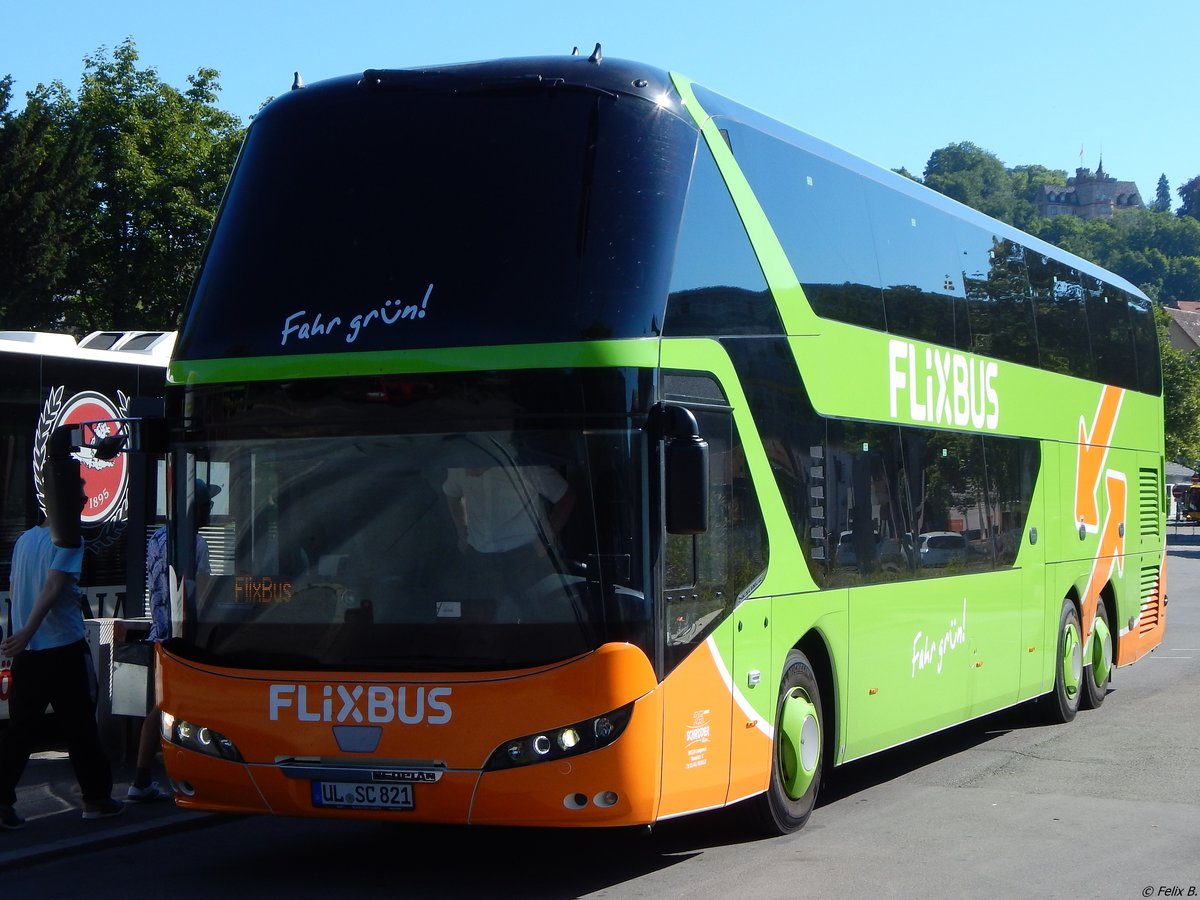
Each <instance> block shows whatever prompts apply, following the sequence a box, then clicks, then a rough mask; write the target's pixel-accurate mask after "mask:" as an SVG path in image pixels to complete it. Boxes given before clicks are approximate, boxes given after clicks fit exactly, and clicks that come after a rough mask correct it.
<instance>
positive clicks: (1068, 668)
mask: <svg viewBox="0 0 1200 900" xmlns="http://www.w3.org/2000/svg"><path fill="white" fill-rule="evenodd" d="M1062 651H1063V652H1062V682H1063V689H1064V690H1065V691H1066V692H1067V697H1068V698H1073V697H1075V696H1077V695H1078V694H1079V684H1080V682H1081V680H1082V676H1083V645H1082V643H1081V642H1080V640H1079V626H1078V625H1077V624H1075V623H1074V622H1068V623H1067V625H1066V627H1065V628H1064V629H1063V635H1062Z"/></svg>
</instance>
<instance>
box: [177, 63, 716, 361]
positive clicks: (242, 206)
mask: <svg viewBox="0 0 1200 900" xmlns="http://www.w3.org/2000/svg"><path fill="white" fill-rule="evenodd" d="M696 137H697V132H696V130H695V128H694V126H693V125H691V124H690V123H689V122H687V121H685V120H684V119H681V118H679V117H678V115H677V114H676V113H674V112H673V111H671V110H669V109H665V108H660V107H659V106H657V105H655V104H654V103H650V102H646V101H643V100H640V99H637V98H631V97H628V96H626V97H620V98H618V97H616V96H615V95H614V96H608V95H604V96H601V95H599V94H598V93H595V92H586V91H568V90H565V89H564V90H562V91H554V90H547V89H540V88H531V89H528V90H517V89H515V88H514V89H512V90H507V91H506V90H493V91H486V92H482V93H472V92H470V91H466V92H459V93H453V92H449V91H447V92H444V93H426V92H423V91H420V90H416V89H414V90H374V91H370V90H364V89H360V88H358V87H356V86H355V85H354V84H353V82H339V83H338V86H336V87H328V88H323V89H315V88H314V89H307V90H305V91H297V92H294V93H293V94H289V95H286V96H284V97H281V98H279V99H278V100H276V101H274V102H273V103H272V104H271V106H270V107H268V109H267V110H266V111H264V112H263V113H262V114H260V115H259V117H258V118H257V119H256V121H255V123H254V125H253V126H252V127H251V129H250V133H249V135H248V137H247V141H246V145H245V147H244V148H243V152H242V156H241V159H240V161H239V164H238V167H237V170H236V172H235V174H234V177H233V179H232V182H231V185H230V188H229V192H228V195H227V198H226V201H225V204H224V207H223V209H222V211H221V214H220V217H219V219H218V222H217V225H216V228H215V231H214V234H213V238H212V241H211V245H210V248H209V251H208V254H207V257H206V260H205V263H204V266H203V269H202V271H201V274H200V277H199V279H198V281H197V285H196V288H195V291H194V295H193V298H192V302H191V305H190V307H189V310H188V313H187V315H186V318H185V324H184V328H183V331H182V334H181V337H180V341H179V345H178V349H177V356H179V357H180V358H185V359H197V358H219V357H226V356H258V355H280V354H285V355H286V354H298V353H329V352H337V351H350V350H353V351H364V350H386V349H404V348H422V347H434V346H448V347H453V346H472V345H482V344H504V343H536V342H546V341H572V340H581V339H592V338H610V337H612V338H615V337H639V336H649V335H652V334H654V333H655V329H656V328H657V327H659V326H661V323H662V314H663V306H664V303H665V299H666V295H667V285H668V281H669V277H670V267H671V261H672V257H673V254H674V251H675V246H676V236H677V232H678V227H679V218H680V215H681V212H682V206H683V199H684V192H685V189H686V185H687V179H688V175H689V173H690V170H691V164H692V158H693V155H694V152H695V144H696Z"/></svg>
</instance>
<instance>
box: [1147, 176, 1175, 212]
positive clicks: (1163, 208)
mask: <svg viewBox="0 0 1200 900" xmlns="http://www.w3.org/2000/svg"><path fill="white" fill-rule="evenodd" d="M1150 208H1151V209H1152V210H1154V211H1155V212H1170V211H1171V182H1169V181H1167V173H1166V172H1164V173H1163V174H1161V175H1159V176H1158V190H1157V191H1156V192H1155V194H1154V202H1153V203H1151V204H1150Z"/></svg>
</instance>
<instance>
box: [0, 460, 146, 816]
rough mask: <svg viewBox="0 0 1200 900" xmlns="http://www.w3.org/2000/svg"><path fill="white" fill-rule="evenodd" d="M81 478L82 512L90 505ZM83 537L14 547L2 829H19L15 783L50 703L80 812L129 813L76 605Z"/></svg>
mask: <svg viewBox="0 0 1200 900" xmlns="http://www.w3.org/2000/svg"><path fill="white" fill-rule="evenodd" d="M83 487H84V486H83V482H82V480H81V481H80V483H79V491H80V509H81V510H82V508H83V504H84V503H86V502H87V496H86V495H85V494H84V493H83ZM82 564H83V541H82V539H81V540H80V542H79V546H78V547H72V548H64V547H58V546H55V544H54V543H53V542H52V541H51V539H50V529H49V528H48V527H47V526H46V525H45V524H42V525H37V526H35V527H33V528H30V529H29V530H28V531H26V532H25V533H24V534H22V535H21V536H20V537H19V538H18V539H17V543H16V545H15V546H14V547H13V559H12V574H11V584H12V634H10V635H8V636H7V637H6V638H5V639H4V641H3V642H2V643H0V653H3V654H4V655H5V656H10V657H12V660H13V663H12V693H11V695H10V696H9V700H8V715H9V723H8V734H7V735H6V736H5V739H4V742H3V746H2V749H0V826H2V827H4V828H8V829H14V828H20V827H21V826H22V825H24V824H25V820H24V819H22V818H21V817H20V816H19V815H17V813H16V811H15V810H14V809H13V805H14V804H15V803H16V799H17V795H16V787H17V783H18V782H19V781H20V780H21V775H22V774H23V773H24V771H25V765H26V763H27V762H28V761H29V754H30V753H31V752H32V749H33V734H34V732H35V730H36V726H37V724H38V722H39V720H40V719H41V717H42V716H43V715H44V713H45V710H46V707H47V705H49V706H51V707H52V708H53V709H54V714H55V718H56V720H57V722H58V724H59V726H60V728H61V730H62V732H63V734H64V736H65V737H66V740H67V752H68V755H69V756H70V758H71V766H72V768H74V770H75V778H76V780H78V782H79V788H80V790H81V792H82V794H83V817H84V818H85V819H102V818H107V817H109V816H115V815H118V814H119V813H121V812H122V811H123V810H124V805H123V804H122V803H121V801H119V800H114V799H113V798H112V765H111V764H110V762H109V759H108V756H107V755H106V754H105V752H104V747H103V745H102V744H101V742H100V733H99V731H98V729H97V727H96V689H97V685H96V671H95V668H94V666H93V665H92V654H91V651H90V650H89V649H88V642H87V629H86V626H85V625H84V622H83V612H82V610H81V608H80V602H79V598H80V595H79V573H80V570H81V567H82Z"/></svg>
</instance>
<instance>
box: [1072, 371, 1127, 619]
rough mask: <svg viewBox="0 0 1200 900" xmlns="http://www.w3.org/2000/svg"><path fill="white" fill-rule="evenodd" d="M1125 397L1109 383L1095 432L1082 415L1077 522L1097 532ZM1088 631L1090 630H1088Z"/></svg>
mask: <svg viewBox="0 0 1200 900" xmlns="http://www.w3.org/2000/svg"><path fill="white" fill-rule="evenodd" d="M1124 397H1125V391H1124V390H1123V389H1122V388H1115V387H1112V386H1111V385H1107V384H1106V385H1105V386H1104V389H1103V391H1101V393H1100V405H1099V406H1098V407H1097V408H1096V419H1095V421H1094V422H1093V423H1092V431H1091V433H1090V434H1089V433H1088V431H1087V423H1086V422H1085V421H1084V419H1083V416H1080V417H1079V446H1078V449H1077V451H1076V469H1075V524H1076V525H1077V526H1078V525H1082V526H1083V527H1084V530H1086V531H1088V532H1091V533H1093V534H1094V533H1095V532H1096V531H1097V530H1098V529H1099V525H1100V512H1099V510H1098V509H1097V506H1096V494H1097V492H1098V491H1099V490H1100V475H1101V473H1102V472H1103V471H1104V461H1105V460H1106V459H1107V458H1108V447H1109V444H1111V443H1112V436H1113V432H1114V431H1116V427H1117V415H1118V414H1119V413H1120V411H1121V401H1122V399H1124ZM1085 633H1086V631H1085Z"/></svg>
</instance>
